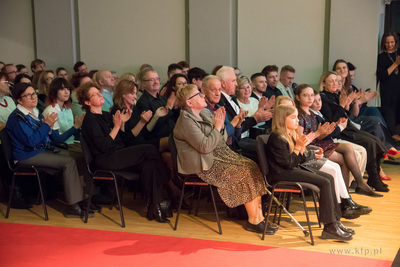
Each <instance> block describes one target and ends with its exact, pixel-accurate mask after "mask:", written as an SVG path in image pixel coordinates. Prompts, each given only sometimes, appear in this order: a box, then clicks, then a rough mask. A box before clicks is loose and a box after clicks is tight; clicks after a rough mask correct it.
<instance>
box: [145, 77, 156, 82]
mask: <svg viewBox="0 0 400 267" xmlns="http://www.w3.org/2000/svg"><path fill="white" fill-rule="evenodd" d="M143 81H144V82H155V81H160V77H157V78H151V79H148V80H143Z"/></svg>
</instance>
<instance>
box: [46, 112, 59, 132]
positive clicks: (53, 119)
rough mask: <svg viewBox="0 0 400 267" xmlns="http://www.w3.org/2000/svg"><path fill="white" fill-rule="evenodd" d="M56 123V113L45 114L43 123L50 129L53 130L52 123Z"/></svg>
mask: <svg viewBox="0 0 400 267" xmlns="http://www.w3.org/2000/svg"><path fill="white" fill-rule="evenodd" d="M57 121H58V114H57V113H56V112H52V113H50V114H47V115H46V116H45V117H44V119H43V122H44V123H47V124H48V125H49V126H50V128H51V129H53V126H54V123H56V122H57Z"/></svg>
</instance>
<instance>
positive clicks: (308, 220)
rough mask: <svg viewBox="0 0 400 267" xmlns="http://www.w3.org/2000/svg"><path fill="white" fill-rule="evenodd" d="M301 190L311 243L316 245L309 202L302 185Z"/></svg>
mask: <svg viewBox="0 0 400 267" xmlns="http://www.w3.org/2000/svg"><path fill="white" fill-rule="evenodd" d="M300 191H301V197H302V198H303V205H304V211H305V213H306V218H307V224H308V230H309V231H310V238H311V245H313V246H314V238H313V234H312V231H311V224H310V218H309V217H308V209H307V204H306V198H305V196H304V190H303V188H302V187H300Z"/></svg>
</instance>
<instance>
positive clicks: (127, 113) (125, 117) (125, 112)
mask: <svg viewBox="0 0 400 267" xmlns="http://www.w3.org/2000/svg"><path fill="white" fill-rule="evenodd" d="M131 116H132V110H131V109H129V108H128V109H124V110H123V111H122V112H121V122H122V124H125V122H127V121H128V120H129V119H130V118H131Z"/></svg>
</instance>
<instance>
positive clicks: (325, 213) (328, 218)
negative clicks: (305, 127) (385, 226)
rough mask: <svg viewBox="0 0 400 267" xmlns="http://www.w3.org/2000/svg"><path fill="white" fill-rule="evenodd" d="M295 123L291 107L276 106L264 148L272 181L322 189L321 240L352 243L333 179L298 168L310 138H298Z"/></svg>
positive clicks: (304, 158)
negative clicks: (322, 227) (302, 184)
mask: <svg viewBox="0 0 400 267" xmlns="http://www.w3.org/2000/svg"><path fill="white" fill-rule="evenodd" d="M298 124H299V119H298V113H297V109H296V108H295V107H294V106H289V105H278V106H276V109H275V111H274V118H273V119H272V133H271V135H270V137H269V139H268V143H267V145H266V156H267V159H268V163H269V169H270V176H271V180H272V182H278V181H294V182H306V183H311V184H314V185H316V186H318V187H319V188H320V190H321V193H320V220H321V222H322V223H323V224H324V230H323V232H322V236H321V238H322V239H336V240H341V241H347V240H351V239H353V237H352V233H354V231H353V230H352V229H348V228H346V227H345V226H344V225H343V224H342V223H341V222H340V217H341V210H340V207H339V205H338V202H337V200H336V193H335V187H334V184H335V182H334V179H333V177H332V176H331V175H329V174H327V173H324V172H321V171H317V170H315V171H309V170H305V169H302V168H300V164H301V163H304V162H305V161H306V156H305V155H304V152H305V148H306V146H307V145H308V144H309V143H310V141H311V139H312V137H310V136H309V135H301V136H299V135H298V134H297V132H296V129H297V127H298Z"/></svg>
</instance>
